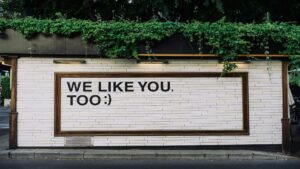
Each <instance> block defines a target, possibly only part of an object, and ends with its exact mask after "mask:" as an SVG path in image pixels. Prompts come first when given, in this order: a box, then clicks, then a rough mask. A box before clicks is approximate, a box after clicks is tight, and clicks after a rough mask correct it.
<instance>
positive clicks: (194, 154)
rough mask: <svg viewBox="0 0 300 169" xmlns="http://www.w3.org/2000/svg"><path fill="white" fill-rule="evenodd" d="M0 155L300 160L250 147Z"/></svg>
mask: <svg viewBox="0 0 300 169" xmlns="http://www.w3.org/2000/svg"><path fill="white" fill-rule="evenodd" d="M0 159H37V160H38V159H43V160H47V159H51V160H53V159H56V160H96V159H157V160H299V159H298V158H296V157H292V156H287V155H283V154H279V153H269V152H260V151H248V150H232V151H224V150H87V149H79V150H78V149H76V150H72V149H55V150H53V149H17V150H4V151H0Z"/></svg>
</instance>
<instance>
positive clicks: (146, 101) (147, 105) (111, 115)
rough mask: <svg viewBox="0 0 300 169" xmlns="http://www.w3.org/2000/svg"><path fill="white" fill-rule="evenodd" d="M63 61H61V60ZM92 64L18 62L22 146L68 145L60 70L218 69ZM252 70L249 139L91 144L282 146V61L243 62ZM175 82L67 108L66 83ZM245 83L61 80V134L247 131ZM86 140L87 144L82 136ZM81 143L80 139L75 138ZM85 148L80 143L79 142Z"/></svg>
mask: <svg viewBox="0 0 300 169" xmlns="http://www.w3.org/2000/svg"><path fill="white" fill-rule="evenodd" d="M59 59H62V58H59ZM86 61H87V64H70V65H67V64H53V58H36V57H35V58H27V57H24V58H23V57H22V58H20V59H18V72H17V76H18V78H17V92H18V93H17V111H18V113H19V115H18V145H19V146H20V147H35V146H37V147H63V146H68V145H67V141H66V140H68V139H66V138H65V137H54V73H55V72H221V71H222V64H220V63H218V61H216V60H180V59H172V60H169V64H136V62H134V61H130V60H125V59H102V58H98V59H86ZM238 66H239V68H238V69H237V70H235V72H248V73H249V118H250V120H249V121H250V134H249V135H245V136H93V137H90V139H89V140H90V142H89V143H88V145H89V146H90V145H92V146H167V145H249V144H281V133H282V131H281V117H282V84H281V62H280V61H254V62H252V63H251V64H243V63H241V64H238ZM86 80H88V81H92V84H93V90H95V91H96V90H97V87H96V85H97V83H98V82H99V81H101V82H102V84H107V83H108V82H111V81H133V82H134V84H137V83H138V82H139V81H142V82H145V81H157V82H167V81H170V83H171V88H172V89H173V91H170V92H162V91H158V92H149V91H146V92H141V91H140V90H139V86H137V85H134V87H133V88H134V90H135V91H134V92H126V93H125V92H113V93H111V97H112V102H111V105H110V106H108V105H105V104H104V101H105V100H103V102H102V103H101V105H98V106H93V105H86V106H79V105H76V103H75V105H73V106H70V104H69V100H68V99H67V97H66V95H68V94H76V95H77V94H78V95H80V94H84V95H87V96H90V95H92V94H99V95H103V96H104V95H105V94H107V93H98V92H92V93H86V92H84V93H83V92H81V91H80V92H78V93H72V92H69V91H68V87H67V85H66V82H67V81H86ZM241 86H242V85H241V78H239V77H234V78H214V77H211V78H205V77H201V78H200V77H197V78H106V79H103V78H93V79H90V78H76V79H74V78H73V79H72V78H66V79H62V97H61V98H62V109H61V115H62V116H61V117H62V122H61V124H62V129H63V130H68V131H72V130H82V131H86V130H100V131H101V130H106V131H109V130H124V131H128V130H232V129H233V130H239V129H241V128H242V98H241V96H242V92H241ZM85 140H86V139H85ZM75 141H76V140H75ZM79 145H80V144H79Z"/></svg>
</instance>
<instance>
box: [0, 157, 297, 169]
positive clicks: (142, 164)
mask: <svg viewBox="0 0 300 169" xmlns="http://www.w3.org/2000/svg"><path fill="white" fill-rule="evenodd" d="M0 168H1V169H93V168H97V169H168V168H170V169H201V168H204V169H217V168H218V169H227V168H228V169H269V168H272V169H299V168H300V160H287V161H274V160H268V161H196V160H195V161H193V160H188V161H183V160H177V161H170V160H160V161H158V160H155V161H153V160H138V161H137V160H117V159H116V160H97V161H87V160H85V161H71V160H66V161H62V160H56V161H54V160H51V161H50V160H0Z"/></svg>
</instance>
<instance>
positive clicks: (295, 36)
mask: <svg viewBox="0 0 300 169" xmlns="http://www.w3.org/2000/svg"><path fill="white" fill-rule="evenodd" d="M5 29H13V30H16V31H18V32H20V33H22V34H23V35H24V37H25V38H27V39H30V38H32V37H34V36H35V35H37V34H45V35H53V34H55V35H60V36H65V37H73V36H77V35H81V36H82V38H83V39H84V40H85V41H86V42H88V43H94V44H97V46H98V49H99V53H100V54H101V55H102V56H105V57H108V58H117V57H119V58H132V57H133V58H138V46H140V45H144V46H146V47H147V49H149V48H151V45H152V44H155V43H157V42H159V41H162V40H164V39H166V38H168V37H170V36H172V35H174V34H182V35H183V36H184V37H185V38H187V39H189V40H190V41H192V42H197V44H198V46H199V48H198V50H199V53H201V50H202V49H201V47H203V46H206V47H207V48H209V49H210V51H209V53H212V54H216V55H218V56H220V57H222V58H223V61H224V69H223V72H224V73H227V72H230V71H232V70H234V69H235V68H236V67H237V65H236V64H235V63H234V61H235V60H236V59H237V54H249V53H251V52H253V50H255V49H256V48H259V49H260V50H261V52H262V53H264V54H265V55H266V57H267V58H269V57H268V54H269V53H270V45H271V44H273V45H274V44H275V45H279V46H280V47H281V49H280V51H279V52H280V53H282V54H287V55H290V60H291V66H290V68H291V70H292V72H295V73H292V75H293V76H292V77H291V82H292V83H294V84H298V85H300V81H299V79H300V78H299V76H298V74H297V73H296V71H294V70H296V69H298V68H299V65H300V41H299V39H300V26H298V25H295V24H291V23H276V22H275V23H271V22H265V23H259V24H258V23H248V24H242V23H230V22H225V21H224V20H220V21H218V22H197V21H194V22H189V23H182V22H171V21H167V22H159V21H156V20H150V21H147V22H137V21H127V20H123V21H102V22H92V21H88V20H78V19H63V18H60V19H55V20H50V19H43V20H40V19H35V18H31V17H27V18H22V19H4V18H0V31H2V32H3V31H4V30H5ZM149 51H151V50H149ZM249 59H253V58H249ZM270 59H271V58H270Z"/></svg>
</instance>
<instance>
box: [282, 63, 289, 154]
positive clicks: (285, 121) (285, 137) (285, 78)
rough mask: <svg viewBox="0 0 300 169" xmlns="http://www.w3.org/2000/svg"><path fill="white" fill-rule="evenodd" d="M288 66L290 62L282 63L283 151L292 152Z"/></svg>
mask: <svg viewBox="0 0 300 169" xmlns="http://www.w3.org/2000/svg"><path fill="white" fill-rule="evenodd" d="M288 66H289V62H287V61H282V68H281V69H282V119H281V122H282V151H283V152H284V153H288V152H290V119H289V103H288V86H289V84H288Z"/></svg>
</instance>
